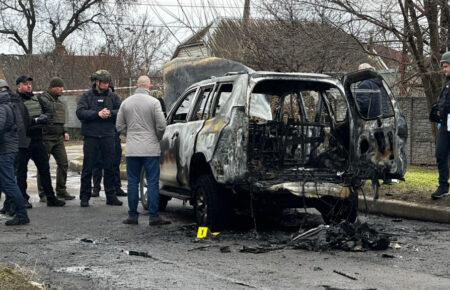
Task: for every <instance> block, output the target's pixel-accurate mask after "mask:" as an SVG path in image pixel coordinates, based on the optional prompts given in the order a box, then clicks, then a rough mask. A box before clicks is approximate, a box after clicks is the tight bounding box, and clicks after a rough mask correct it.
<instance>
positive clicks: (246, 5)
mask: <svg viewBox="0 0 450 290" xmlns="http://www.w3.org/2000/svg"><path fill="white" fill-rule="evenodd" d="M249 19H250V0H245V3H244V17H243V20H244V23H245V22H248V20H249Z"/></svg>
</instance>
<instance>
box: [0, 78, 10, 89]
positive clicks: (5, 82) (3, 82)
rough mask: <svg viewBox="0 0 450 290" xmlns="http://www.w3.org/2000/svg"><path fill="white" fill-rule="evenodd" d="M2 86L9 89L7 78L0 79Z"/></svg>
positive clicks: (0, 86)
mask: <svg viewBox="0 0 450 290" xmlns="http://www.w3.org/2000/svg"><path fill="white" fill-rule="evenodd" d="M1 88H8V89H9V85H8V82H7V81H5V80H2V79H0V89H1Z"/></svg>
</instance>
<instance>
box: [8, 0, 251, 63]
mask: <svg viewBox="0 0 450 290" xmlns="http://www.w3.org/2000/svg"><path fill="white" fill-rule="evenodd" d="M244 2H245V0H164V1H162V0H139V1H138V2H137V3H135V4H133V5H132V7H131V9H132V11H133V14H134V15H139V14H145V13H146V12H147V14H148V15H150V17H151V19H152V23H153V24H154V25H155V27H166V28H167V29H169V30H170V31H171V34H172V35H173V37H172V39H171V40H170V42H169V43H168V45H167V49H169V50H173V49H174V47H175V46H176V45H177V44H178V43H179V42H180V41H183V40H185V39H186V38H188V37H190V36H191V35H192V33H193V32H192V30H190V29H187V28H186V25H189V26H191V27H192V28H194V29H195V30H198V29H201V28H202V27H204V26H205V25H206V24H208V23H209V22H210V21H212V20H213V19H215V18H217V17H242V12H243V9H244ZM255 5H256V0H253V3H252V2H251V6H252V8H254V6H255ZM133 14H132V15H133ZM180 20H181V21H180ZM124 23H125V24H126V20H125V21H124ZM101 38H102V35H101V32H100V31H84V32H80V33H77V34H74V36H73V37H71V38H69V39H68V40H67V42H66V43H65V44H66V45H67V46H69V47H71V46H72V47H74V46H76V47H77V46H79V45H80V44H82V43H80V42H82V41H89V42H94V43H95V42H97V41H98V43H100V41H101ZM90 47H92V46H90ZM41 50H42V48H41ZM44 50H45V49H44ZM37 52H38V50H35V53H37ZM0 53H5V54H11V53H18V54H21V53H22V51H21V49H20V48H19V47H18V46H16V45H14V43H13V42H11V41H1V42H0Z"/></svg>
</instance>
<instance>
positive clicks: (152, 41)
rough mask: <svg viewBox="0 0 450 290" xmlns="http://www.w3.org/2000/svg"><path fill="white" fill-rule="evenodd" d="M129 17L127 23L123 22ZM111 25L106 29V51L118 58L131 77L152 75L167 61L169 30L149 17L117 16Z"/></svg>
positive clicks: (145, 15)
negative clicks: (165, 49)
mask: <svg viewBox="0 0 450 290" xmlns="http://www.w3.org/2000/svg"><path fill="white" fill-rule="evenodd" d="M123 18H126V19H128V20H127V23H123V22H122V19H123ZM108 23H110V25H109V26H104V27H103V30H104V32H105V34H106V45H105V47H104V49H103V50H104V52H105V53H107V54H109V55H113V56H118V57H120V59H121V60H122V62H123V64H124V66H125V71H126V73H127V74H128V75H129V76H130V77H137V76H139V75H140V74H150V73H151V72H153V71H154V70H155V69H156V68H157V67H158V66H160V65H161V64H162V63H163V62H164V61H165V60H166V59H167V58H168V54H167V53H166V52H165V51H164V46H165V45H166V44H167V42H168V39H169V36H170V33H169V31H168V30H167V29H165V28H161V27H155V26H153V25H152V23H151V18H150V16H149V15H148V14H143V15H140V16H139V17H136V18H131V17H123V16H118V17H115V16H113V18H112V19H109V22H108Z"/></svg>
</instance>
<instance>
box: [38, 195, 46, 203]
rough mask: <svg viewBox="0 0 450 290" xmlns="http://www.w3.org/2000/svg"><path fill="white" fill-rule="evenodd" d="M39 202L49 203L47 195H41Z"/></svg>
mask: <svg viewBox="0 0 450 290" xmlns="http://www.w3.org/2000/svg"><path fill="white" fill-rule="evenodd" d="M39 202H43V203H47V197H46V196H45V195H39Z"/></svg>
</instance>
